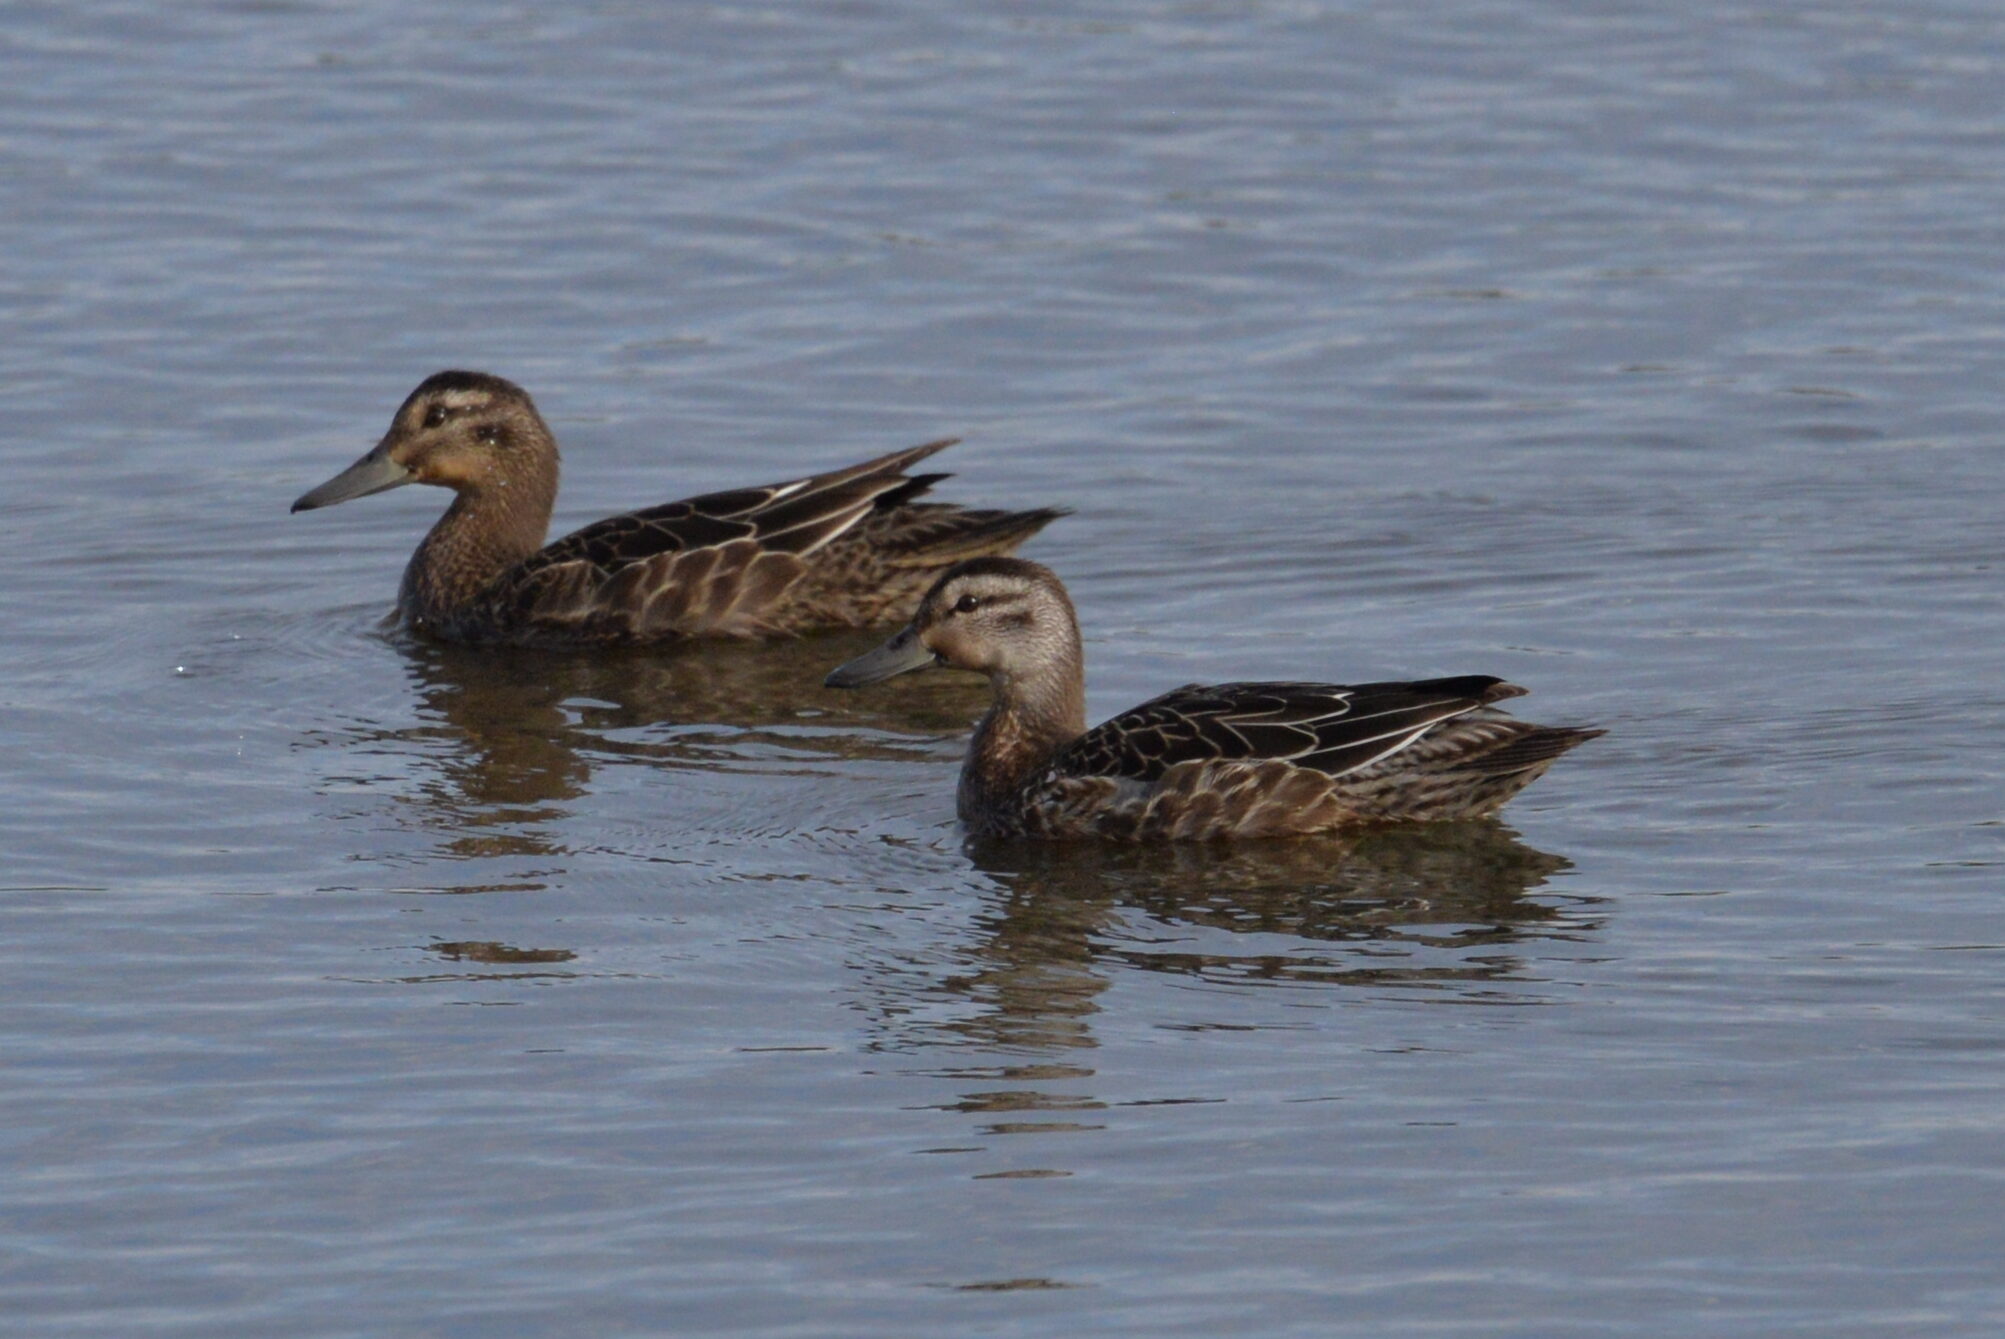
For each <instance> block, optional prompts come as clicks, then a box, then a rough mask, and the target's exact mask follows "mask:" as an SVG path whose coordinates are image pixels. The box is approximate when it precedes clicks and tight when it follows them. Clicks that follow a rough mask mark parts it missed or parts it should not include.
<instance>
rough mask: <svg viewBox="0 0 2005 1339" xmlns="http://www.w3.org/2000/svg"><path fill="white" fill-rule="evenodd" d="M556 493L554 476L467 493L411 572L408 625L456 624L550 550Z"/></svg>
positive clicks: (401, 600) (471, 488) (405, 601)
mask: <svg viewBox="0 0 2005 1339" xmlns="http://www.w3.org/2000/svg"><path fill="white" fill-rule="evenodd" d="M553 474H554V471H553ZM539 484H540V485H541V486H538V485H539ZM556 493H557V481H556V479H555V478H554V477H552V478H550V479H548V480H547V481H545V480H537V481H530V482H528V483H525V482H523V481H520V480H517V481H514V482H512V483H507V484H501V485H468V486H466V487H463V488H461V489H460V490H459V491H458V493H457V494H456V495H455V496H454V498H453V503H452V506H450V507H448V508H446V514H445V515H444V516H441V517H440V518H439V521H438V524H437V525H434V526H433V527H432V530H431V533H430V534H428V535H426V536H425V538H424V542H423V543H421V544H419V545H418V551H417V552H416V553H414V554H412V555H411V563H410V566H408V567H406V568H405V569H404V583H403V587H402V589H401V592H400V594H399V596H398V600H397V607H398V609H399V610H400V611H401V612H402V613H403V616H404V617H405V619H407V620H408V621H409V622H410V623H411V624H413V625H414V626H416V627H419V628H421V629H422V628H424V627H426V626H427V625H433V626H437V625H444V624H450V623H451V622H452V620H453V618H454V617H455V615H457V614H459V613H460V612H461V611H463V610H465V609H466V607H467V606H468V605H470V604H471V603H473V601H474V600H475V599H476V598H477V597H478V596H479V595H480V593H481V592H482V591H483V590H485V589H486V588H487V586H488V584H489V583H490V582H492V581H493V580H494V579H495V578H496V577H498V576H500V575H501V574H502V573H503V572H506V571H507V570H508V569H509V568H511V567H514V566H515V565H516V564H517V563H519V562H521V561H522V560H523V559H524V558H527V557H528V556H529V555H530V554H532V553H534V552H536V550H537V549H539V548H541V547H542V546H543V537H544V535H545V533H546V532H547V531H548V530H549V528H550V510H551V506H552V504H553V503H554V502H555V500H556Z"/></svg>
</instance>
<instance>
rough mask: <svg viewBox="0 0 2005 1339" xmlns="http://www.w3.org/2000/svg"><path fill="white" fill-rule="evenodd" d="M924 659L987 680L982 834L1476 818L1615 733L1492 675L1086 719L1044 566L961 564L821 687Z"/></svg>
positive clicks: (974, 783)
mask: <svg viewBox="0 0 2005 1339" xmlns="http://www.w3.org/2000/svg"><path fill="white" fill-rule="evenodd" d="M929 666H948V667H951V668H954V669H961V670H972V671H974V672H975V673H977V674H983V675H986V676H987V677H988V681H989V685H990V689H991V692H992V695H993V699H994V700H993V704H992V705H991V707H990V708H989V711H988V713H987V714H986V715H985V716H983V717H982V718H981V722H980V723H979V724H978V725H976V727H975V732H974V737H973V738H972V740H971V741H970V742H969V746H968V756H967V761H966V763H965V764H964V765H963V766H962V769H961V780H960V790H959V794H958V797H957V803H956V807H957V809H958V811H959V815H960V818H961V821H962V822H963V823H964V824H966V825H967V827H968V828H969V830H970V831H971V832H972V833H973V834H974V835H975V836H977V837H1002V838H1018V837H1021V838H1036V839H1077V838H1105V839H1110V840H1116V841H1165V840H1167V841H1211V840H1219V839H1236V838H1257V837H1289V836H1303V835H1307V834H1311V833H1326V832H1339V831H1344V830H1352V829H1359V828H1365V827H1370V826H1374V825H1378V824H1391V823H1411V822H1429V821H1435V820H1446V819H1470V818H1482V817H1487V816H1489V815H1491V814H1494V813H1495V812H1496V811H1497V810H1498V809H1499V808H1500V807H1502V805H1503V804H1504V802H1505V801H1506V800H1509V799H1510V798H1511V797H1512V796H1513V795H1515V794H1517V793H1518V792H1519V791H1521V790H1523V789H1524V788H1525V787H1526V786H1528V785H1530V784H1531V783H1532V782H1533V781H1535V780H1537V779H1538V778H1539V776H1541V775H1542V774H1543V773H1544V772H1545V770H1546V769H1547V768H1548V767H1550V766H1551V765H1552V763H1553V761H1554V760H1555V759H1557V758H1558V757H1559V756H1560V755H1561V754H1563V753H1565V752H1567V751H1568V750H1569V749H1572V748H1574V747H1576V746H1577V745H1580V744H1583V743H1585V742H1586V741H1588V740H1590V739H1593V738H1595V737H1596V736H1598V735H1601V734H1603V733H1605V731H1602V730H1597V729H1586V728H1577V727H1572V726H1549V725H1533V724H1530V723H1528V722H1525V721H1521V720H1518V719H1516V718H1514V717H1512V716H1510V715H1508V714H1506V713H1505V712H1503V711H1500V710H1498V709H1497V708H1496V706H1495V704H1496V703H1498V702H1501V701H1503V700H1505V699H1507V698H1513V697H1520V696H1522V695H1523V694H1524V692H1525V690H1524V689H1523V688H1520V687H1518V686H1517V685H1515V684H1510V683H1506V682H1504V681H1503V680H1502V679H1498V678H1493V677H1491V676H1489V675H1479V674H1471V675H1462V676H1460V677H1456V678H1445V679H1421V680H1417V681H1413V682H1404V683H1360V684H1334V683H1224V684H1186V685H1184V686H1183V687H1181V688H1174V689H1171V690H1170V691H1169V692H1167V693H1164V694H1163V695H1162V696H1160V697H1157V698H1153V699H1151V700H1150V701H1147V702H1144V703H1143V704H1141V705H1140V706H1138V707H1133V708H1130V709H1129V710H1127V711H1124V712H1122V713H1120V714H1119V715H1117V716H1114V717H1112V718H1111V719H1109V720H1106V721H1103V722H1101V723H1100V724H1099V725H1097V726H1094V727H1093V728H1092V729H1090V730H1089V729H1087V728H1086V708H1085V672H1084V660H1083V657H1082V655H1081V652H1080V641H1079V619H1078V615H1077V614H1076V613H1075V612H1074V611H1073V607H1072V600H1071V598H1070V596H1068V595H1067V594H1066V591H1065V586H1064V585H1063V583H1061V582H1060V581H1059V579H1058V577H1057V575H1056V574H1055V573H1053V572H1052V571H1051V569H1050V568H1048V567H1044V566H1042V565H1040V564H1038V563H1034V562H1030V561H1028V560H1026V559H1022V558H1014V557H1008V556H983V557H977V558H972V559H968V560H966V561H964V562H960V563H957V564H955V565H954V566H953V567H951V568H949V569H948V570H947V571H946V572H944V573H942V574H941V575H940V577H939V579H938V580H936V581H935V582H934V583H933V585H932V587H931V588H930V589H929V590H927V592H926V594H925V595H924V596H923V597H922V598H921V599H920V601H919V606H918V613H917V614H916V615H915V616H914V618H913V619H912V621H911V623H909V624H908V625H906V626H905V627H904V628H902V629H900V630H899V631H898V632H897V633H895V634H893V635H892V637H891V638H890V640H888V641H886V642H885V643H884V644H883V645H882V646H880V647H878V648H877V649H876V650H874V651H870V652H867V653H865V654H864V655H861V656H858V657H857V658H856V659H854V660H851V661H848V662H847V663H845V664H843V665H839V666H837V667H836V668H835V669H834V670H832V671H830V672H829V674H828V676H827V678H826V679H825V680H824V682H825V683H826V684H827V685H828V686H829V687H832V688H858V687H862V686H864V685H866V684H873V683H878V682H881V681H882V680H885V679H889V678H891V677H892V676H894V675H898V674H903V673H906V672H907V671H910V670H917V669H922V668H926V667H929Z"/></svg>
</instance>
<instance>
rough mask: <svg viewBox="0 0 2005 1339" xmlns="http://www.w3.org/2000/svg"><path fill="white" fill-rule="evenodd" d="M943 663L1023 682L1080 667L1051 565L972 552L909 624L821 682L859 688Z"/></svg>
mask: <svg viewBox="0 0 2005 1339" xmlns="http://www.w3.org/2000/svg"><path fill="white" fill-rule="evenodd" d="M934 665H945V666H949V667H951V668H954V669H964V670H973V671H974V672H975V673H977V674H985V675H987V676H988V677H989V679H990V680H991V681H992V682H997V683H1024V682H1029V681H1033V680H1037V679H1041V678H1045V677H1047V676H1052V675H1060V676H1064V675H1070V676H1073V677H1076V676H1077V675H1078V674H1079V672H1080V653H1079V620H1078V617H1077V615H1075V614H1074V613H1073V610H1072V601H1071V599H1070V598H1069V597H1068V596H1067V595H1066V593H1065V587H1064V585H1063V584H1061V583H1060V582H1059V580H1058V578H1057V576H1056V575H1054V574H1053V573H1052V571H1051V569H1050V568H1047V567H1043V566H1040V565H1039V564H1037V563H1033V562H1027V561H1025V560H1024V559H1022V558H994V557H991V558H973V559H970V560H969V561H967V562H964V563H959V564H956V565H955V566H953V567H950V568H948V569H947V571H946V572H945V573H944V574H942V575H941V577H940V579H939V580H938V581H936V582H934V583H933V587H932V589H931V590H929V591H927V592H926V594H925V597H924V598H923V599H921V600H920V601H919V612H918V614H917V615H916V616H914V618H913V620H912V622H911V623H910V624H908V625H907V626H905V627H904V628H902V629H900V630H899V631H898V632H897V633H895V634H893V635H892V637H891V639H890V640H889V641H887V642H885V643H884V645H882V646H880V647H878V648H877V649H876V650H875V651H870V652H867V653H866V654H864V655H861V656H858V657H857V658H856V659H854V660H852V661H849V662H848V663H847V664H844V665H839V666H837V667H836V668H835V669H833V670H831V671H830V672H829V675H828V677H827V678H826V679H825V680H823V682H824V683H826V684H827V685H828V686H829V687H831V688H860V687H862V686H864V685H865V684H872V683H878V682H880V681H882V680H884V679H889V678H891V677H892V676H893V675H895V674H903V673H905V672H906V671H908V670H915V669H925V668H927V667H929V666H934Z"/></svg>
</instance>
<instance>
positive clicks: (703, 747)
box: [337, 631, 981, 891]
mask: <svg viewBox="0 0 2005 1339" xmlns="http://www.w3.org/2000/svg"><path fill="white" fill-rule="evenodd" d="M879 637H880V634H879V633H876V632H869V631H865V632H859V633H854V634H835V635H830V636H822V637H810V638H802V639H800V640H797V641H784V642H768V643H758V644H752V643H699V644H692V645H689V646H678V647H668V648H657V649H652V650H640V649H636V650H631V651H597V652H593V653H591V654H576V653H574V654H560V653H549V652H533V651H516V650H498V649H493V648H469V647H459V646H442V645H434V644H430V643H423V642H417V641H411V640H405V641H404V642H403V650H404V652H405V665H406V667H407V671H408V673H409V676H410V680H411V685H412V688H413V690H414V692H415V693H416V695H417V698H418V702H419V707H418V715H419V718H420V719H419V721H418V723H417V724H415V725H412V726H408V727H404V728H398V729H365V730H359V731H355V732H352V733H349V734H345V735H342V736H340V737H339V738H338V740H337V742H338V743H339V744H341V745H342V747H343V748H344V750H346V751H348V752H349V753H350V754H351V755H373V756H376V757H379V758H381V757H389V758H395V759H397V760H399V766H400V768H401V769H403V770H402V772H401V775H400V776H399V778H398V784H399V786H400V791H401V794H400V796H399V802H400V806H401V808H402V811H403V814H404V821H405V822H406V823H408V824H409V825H411V826H413V827H415V828H418V829H420V830H423V831H427V832H431V833H435V834H437V836H438V844H437V846H436V848H435V850H434V854H436V855H438V856H441V857H444V858H447V859H459V860H482V859H514V860H521V859H525V858H527V859H532V860H540V861H550V860H554V859H556V858H559V857H562V856H563V855H564V854H566V852H565V851H564V848H563V845H562V841H561V839H560V837H559V836H558V835H557V834H558V829H559V826H560V825H561V823H562V821H563V820H564V819H565V818H567V817H568V816H570V815H571V814H572V813H573V812H574V811H575V809H576V808H577V802H578V801H579V800H581V799H582V798H583V797H584V796H585V795H586V794H587V793H588V791H589V789H590V786H591V779H592V773H593V771H594V769H595V768H599V767H603V766H608V765H618V764H620V763H626V762H637V763H644V764H647V765H650V766H655V767H661V768H667V769H697V770H717V769H725V768H738V767H772V766H784V765H786V762H785V760H794V761H795V764H796V765H802V763H803V760H804V762H805V764H806V765H813V764H818V763H820V762H822V761H825V760H837V759H865V758H897V757H909V756H911V755H912V753H913V752H914V751H915V750H929V749H931V748H933V747H935V746H936V744H937V740H938V738H939V737H940V736H941V735H951V734H954V733H957V732H959V731H962V730H964V729H966V727H967V725H968V723H969V722H970V721H971V720H972V719H973V718H974V717H975V715H977V714H978V712H979V710H980V704H981V692H980V685H979V684H978V683H975V682H974V681H966V682H963V681H960V680H958V679H956V678H955V677H953V676H947V675H941V676H937V678H936V680H935V682H934V683H932V684H929V685H922V689H923V691H922V692H920V693H919V694H917V695H914V694H900V695H896V696H892V695H869V694H856V693H838V692H834V691H831V690H829V689H826V688H824V687H823V686H822V683H821V676H822V675H823V674H824V673H825V672H826V671H827V669H828V667H829V666H830V665H832V664H835V663H838V662H839V661H841V660H842V659H843V657H845V656H853V655H855V654H858V653H860V652H861V651H862V650H865V649H868V648H869V647H870V646H872V645H875V644H876V641H877V640H878V639H879ZM776 760H780V761H776ZM559 868H561V866H557V865H549V864H546V865H544V866H543V874H544V876H546V877H547V875H548V874H550V873H553V872H556V870H557V869H559ZM524 878H530V879H531V882H530V883H525V882H524ZM532 883H533V876H523V877H521V878H510V879H508V880H504V881H500V882H490V883H484V884H481V885H477V886H469V888H468V889H467V890H468V891H474V890H483V891H484V890H488V889H492V888H508V889H514V890H521V889H524V888H526V887H530V886H532Z"/></svg>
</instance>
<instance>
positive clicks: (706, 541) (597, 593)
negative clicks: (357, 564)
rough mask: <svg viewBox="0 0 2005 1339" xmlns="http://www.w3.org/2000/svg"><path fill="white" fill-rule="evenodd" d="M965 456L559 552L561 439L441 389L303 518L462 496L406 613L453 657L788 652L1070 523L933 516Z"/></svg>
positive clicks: (491, 393) (446, 375)
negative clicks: (772, 642) (682, 644)
mask: <svg viewBox="0 0 2005 1339" xmlns="http://www.w3.org/2000/svg"><path fill="white" fill-rule="evenodd" d="M951 445H953V442H952V441H951V440H948V441H939V442H929V443H927V444H926V445H924V446H916V447H912V448H910V449H908V450H904V451H895V452H892V453H891V454H889V455H886V456H880V457H878V458H877V459H875V460H869V461H865V462H863V463H862V464H860V465H853V466H850V467H849V468H847V469H840V470H831V471H829V472H828V473H825V474H818V475H814V476H811V477H808V478H803V479H794V480H790V481H787V482H785V483H778V484H769V485H763V486H760V487H755V488H740V489H733V490H731V491H728V492H722V493H711V494H706V495H704V496H702V497H694V498H689V499H686V500H684V501H681V502H670V503H666V504H663V505H661V506H656V507H650V508H647V509H645V510H642V511H634V512H628V513H626V514H624V515H620V516H613V517H608V518H607V519H605V520H603V521H599V522H597V523H595V524H592V525H588V526H586V527H585V528H584V529H582V530H578V531H576V532H574V533H572V534H570V535H567V536H565V537H564V538H562V539H559V540H557V541H555V542H554V543H552V544H549V545H548V546H544V545H543V538H544V535H545V533H546V531H547V530H548V528H549V524H550V513H551V508H552V506H553V504H554V503H555V501H556V496H557V472H558V454H557V443H556V440H555V438H554V437H553V436H552V435H551V433H550V429H549V427H548V426H547V425H546V424H545V423H544V421H543V418H542V416H541V415H540V414H538V413H537V411H536V406H535V404H534V403H533V402H532V401H531V400H530V398H529V396H528V394H527V392H525V391H523V390H522V388H521V387H519V386H517V385H515V384H514V383H512V382H509V381H505V380H503V379H502V378H500V377H494V376H488V375H486V374H484V373H479V372H440V373H438V374H436V375H435V376H432V377H430V378H428V379H427V380H426V381H425V382H424V383H423V384H422V385H420V386H419V387H418V388H417V389H416V390H415V391H413V392H411V395H410V397H409V398H408V399H406V400H405V401H404V404H403V405H402V407H401V408H399V409H398V411H397V414H396V417H395V418H394V419H393V420H392V422H391V425H390V431H389V432H388V433H387V434H386V435H385V436H384V438H383V440H382V442H381V443H379V444H378V445H377V446H376V448H375V449H374V450H372V451H371V452H369V454H368V455H366V456H364V457H363V458H362V459H361V460H359V461H357V462H356V463H355V465H353V466H352V467H350V468H349V469H348V470H347V471H346V472H344V473H343V474H341V475H338V476H336V477H335V478H334V479H331V480H329V481H328V482H327V483H325V484H322V485H321V486H320V487H319V488H316V489H314V490H313V491H312V492H310V493H308V494H306V495H305V496H304V497H302V498H300V499H299V501H298V502H296V503H294V504H293V510H295V511H304V510H309V509H311V508H314V507H321V506H330V505H332V504H334V503H336V502H343V501H346V500H348V499H349V498H353V497H361V496H364V495H366V494H368V493H373V492H379V491H381V490H382V489H385V488H394V487H397V486H399V485H401V484H406V483H432V484H439V485H442V486H445V487H448V488H451V489H453V490H454V493H455V496H454V498H453V502H452V505H451V506H450V507H448V508H447V509H446V513H445V515H444V516H442V517H440V518H439V521H438V523H437V524H436V525H434V526H433V527H432V530H431V532H430V533H429V534H427V535H426V536H425V538H424V541H423V542H422V543H420V544H419V545H418V549H417V552H416V553H414V554H413V555H412V556H411V562H410V565H409V566H408V567H407V568H406V569H405V572H404V579H403V584H402V586H401V588H400V590H399V594H398V601H397V607H398V612H399V613H400V615H401V616H402V617H403V619H404V621H405V622H406V623H407V624H408V625H409V626H410V627H411V628H412V629H413V630H415V631H418V632H421V633H424V634H426V635H429V636H434V637H439V638H442V639H445V640H448V641H457V642H503V643H513V644H524V645H555V646H563V645H604V644H619V643H643V642H660V641H672V640H677V639H680V638H686V637H740V638H744V637H768V636H783V635H788V634H793V633H800V632H806V631H810V630H813V629H817V628H831V627H859V626H864V625H868V624H871V623H879V622H888V621H890V620H892V619H893V618H895V617H897V616H899V615H900V614H902V613H903V612H904V611H905V610H906V609H909V608H910V607H911V605H912V603H913V601H915V600H916V599H918V598H919V596H920V594H922V593H923V592H924V591H925V590H926V588H927V587H928V586H930V585H931V584H932V582H933V581H934V579H935V578H936V577H938V576H939V574H940V573H941V572H942V571H944V570H945V569H946V568H947V567H949V566H951V565H952V564H954V563H956V562H958V561H960V560H962V559H965V558H970V557H974V556H977V555H981V554H1001V553H1008V552H1009V551H1011V550H1012V549H1014V548H1015V547H1016V546H1017V545H1018V544H1020V543H1022V542H1023V541H1024V540H1025V539H1028V538H1029V537H1030V536H1031V535H1034V534H1036V533H1037V532H1038V531H1039V530H1041V529H1043V528H1044V526H1046V525H1048V524H1049V523H1050V522H1051V521H1052V520H1054V519H1056V518H1057V517H1059V516H1061V515H1063V514H1064V512H1063V511H1061V510H1058V509H1055V508H1041V509H1038V510H1033V511H985V510H973V509H969V508H964V507H958V506H953V505H950V504H946V503H936V502H921V501H918V500H917V499H918V498H919V497H920V496H921V495H923V494H924V493H925V492H926V491H927V490H928V489H930V488H931V487H932V486H933V485H934V484H935V483H937V482H938V481H939V480H941V479H944V478H946V477H947V476H945V475H943V474H910V473H908V471H909V470H910V469H911V468H912V467H913V466H914V465H916V464H918V463H919V462H920V461H922V460H924V459H926V458H927V457H928V456H931V455H933V454H934V453H935V452H938V451H941V450H944V449H945V448H947V447H948V446H951Z"/></svg>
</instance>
